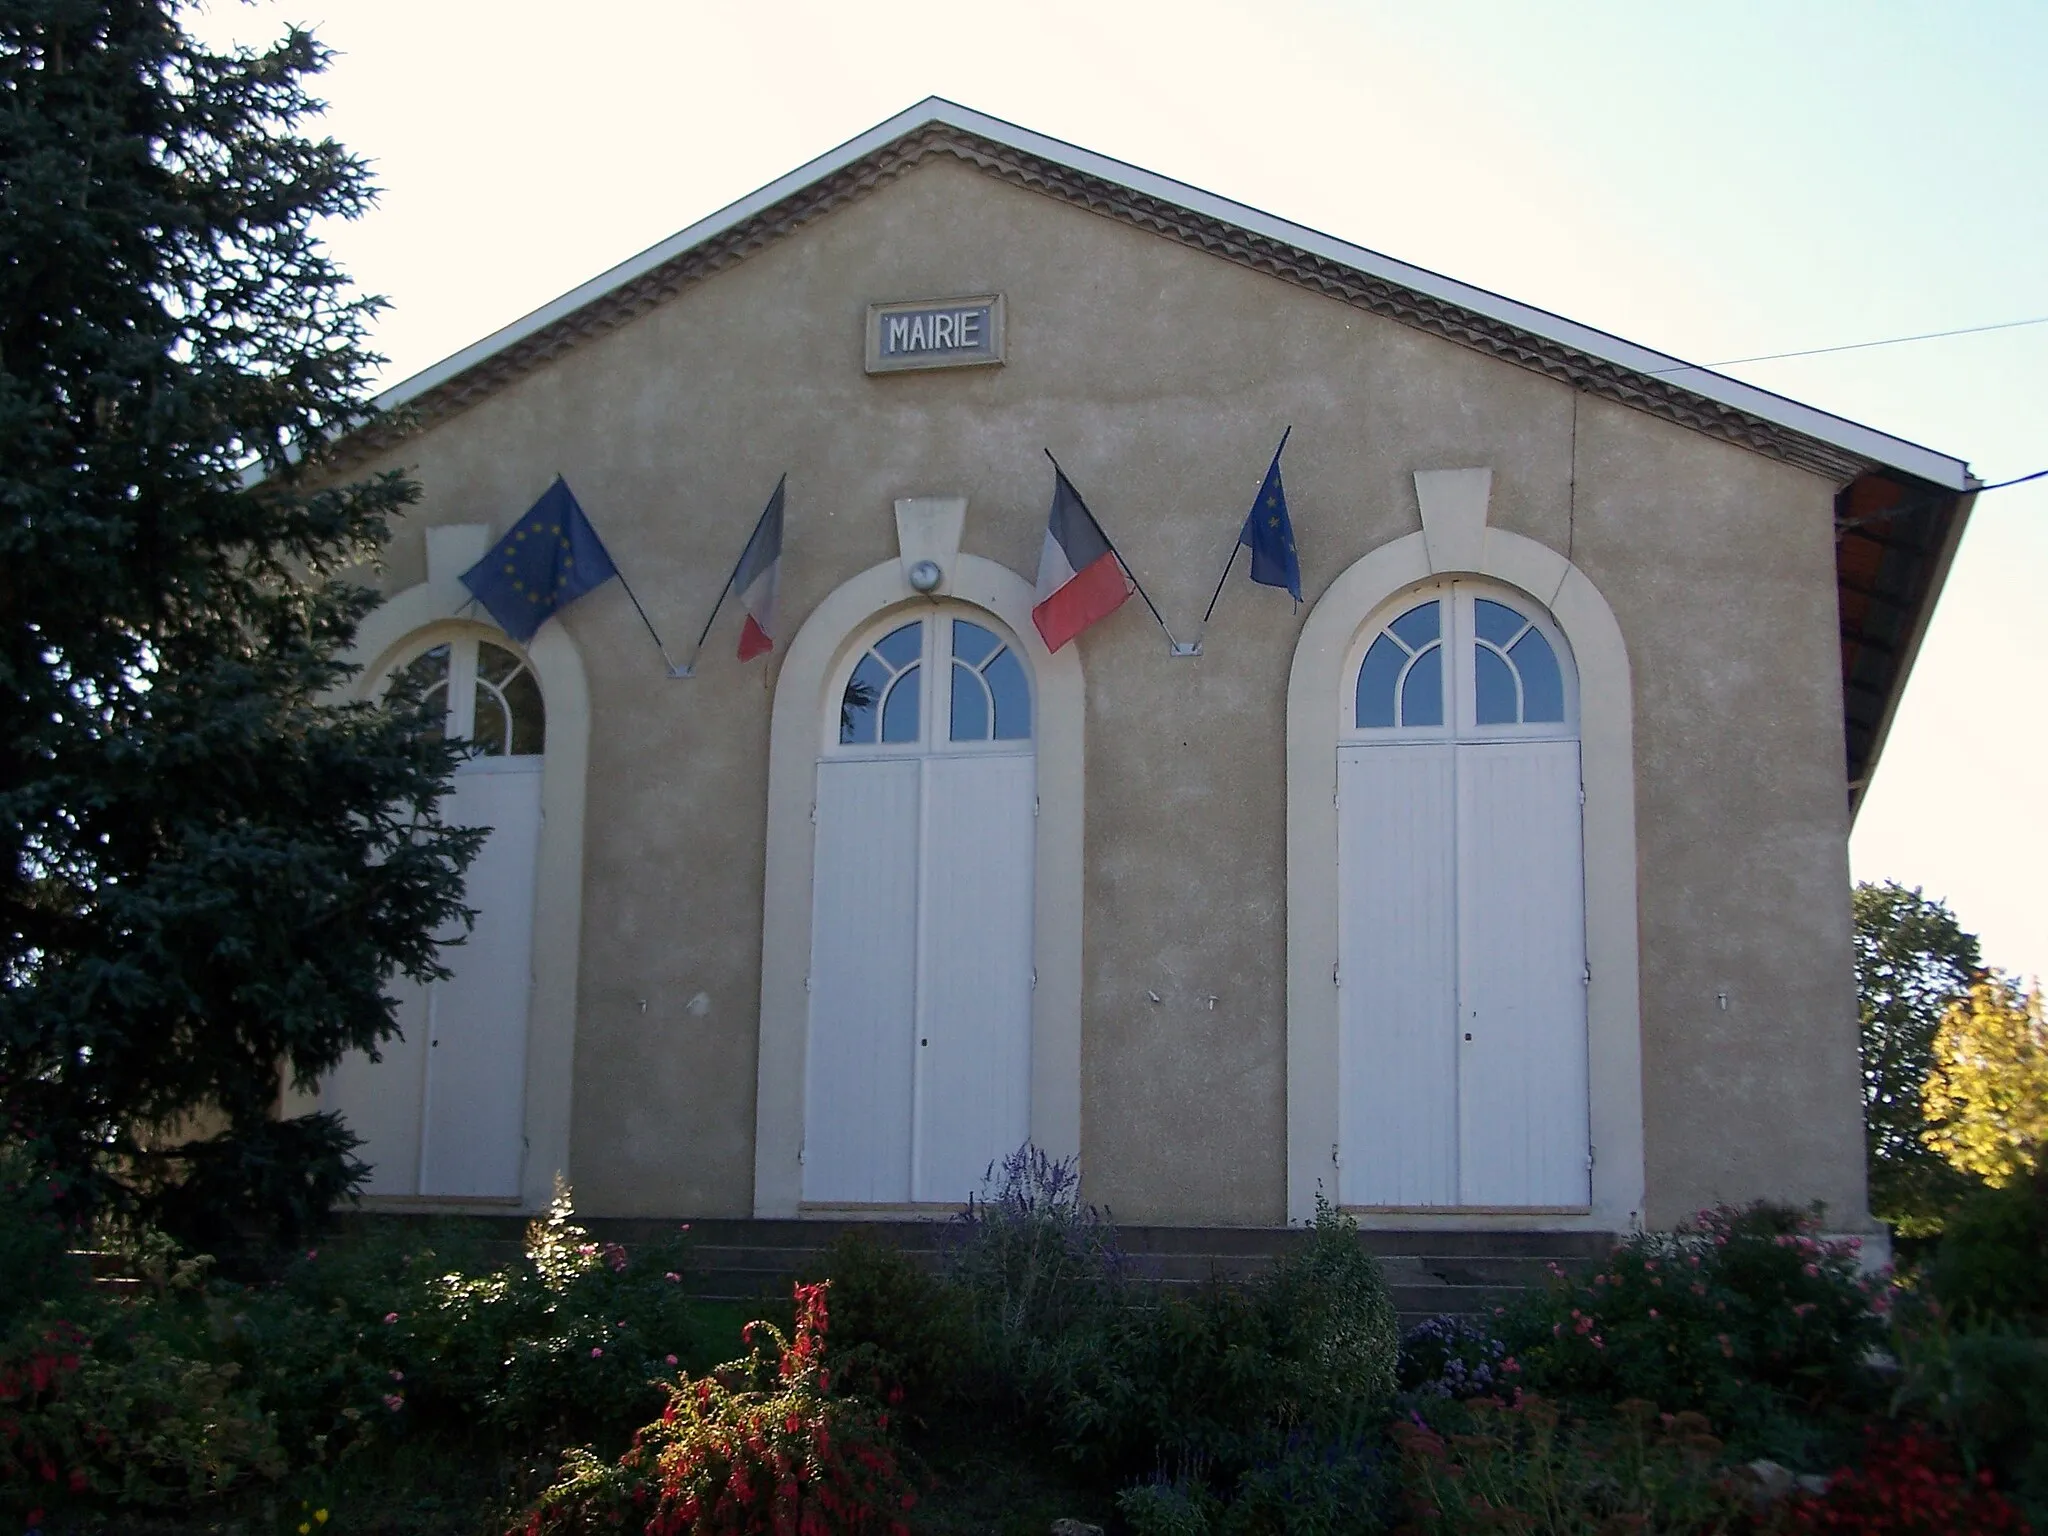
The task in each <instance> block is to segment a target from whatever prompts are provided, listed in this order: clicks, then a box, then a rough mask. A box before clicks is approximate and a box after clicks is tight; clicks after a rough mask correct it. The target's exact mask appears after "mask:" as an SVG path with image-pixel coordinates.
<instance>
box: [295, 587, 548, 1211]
mask: <svg viewBox="0 0 2048 1536" xmlns="http://www.w3.org/2000/svg"><path fill="white" fill-rule="evenodd" d="M409 650H410V653H409V654H407V653H405V652H401V660H400V661H399V662H398V664H397V665H396V666H394V667H392V668H391V669H390V670H389V672H387V674H386V678H385V681H384V682H381V683H380V684H379V686H380V687H384V686H388V684H389V681H390V680H391V679H395V678H397V677H399V676H403V677H405V678H406V679H408V680H409V681H411V682H413V683H414V684H416V685H417V687H418V688H419V690H420V692H421V694H422V695H423V696H424V697H425V698H427V699H428V701H429V702H438V703H439V704H440V705H441V707H442V711H443V713H442V721H443V725H442V729H443V730H444V731H445V732H446V733H447V734H448V735H449V736H451V737H454V738H457V739H463V740H468V741H473V742H474V743H476V748H477V750H476V753H475V755H474V756H472V757H470V758H468V759H467V760H466V761H464V762H463V763H462V765H461V766H460V767H458V768H457V769H456V771H455V779H454V785H453V788H452V789H451V791H450V793H449V795H448V797H447V799H446V800H445V801H444V802H443V803H442V815H443V817H444V818H445V819H446V820H447V821H449V822H450V823H452V824H455V825H460V826H480V827H489V828H490V829H491V833H490V836H489V837H488V838H487V839H486V840H485V842H484V845H483V848H482V851H481V852H479V853H478V855H477V858H476V860H475V862H474V863H472V864H471V865H470V867H469V871H468V877H467V881H466V885H465V891H464V898H465V901H466V902H467V904H468V905H469V906H470V907H471V908H473V909H474V910H475V912H476V922H475V924H474V926H473V927H471V928H470V929H469V930H468V931H467V932H466V933H465V932H464V930H463V929H462V928H461V926H460V925H459V924H458V925H454V926H452V927H451V928H450V930H449V931H447V932H446V933H444V934H442V935H441V936H440V937H441V938H442V940H443V942H444V943H445V945H446V947H445V948H443V949H442V950H441V953H440V960H441V964H442V965H444V966H446V967H447V968H448V970H449V972H450V975H448V976H447V977H446V978H444V979H443V980H440V981H436V982H431V983H428V984H426V985H421V984H419V983H416V982H408V981H402V980H401V981H399V982H397V983H396V984H395V991H396V993H397V999H398V1007H399V1019H400V1029H401V1035H400V1038H397V1039H394V1040H391V1041H388V1042H386V1043H385V1045H384V1046H383V1047H382V1048H381V1050H380V1052H379V1057H380V1059H379V1060H376V1061H371V1060H370V1059H369V1058H368V1057H367V1056H364V1055H360V1054H358V1055H351V1056H349V1057H348V1058H346V1059H345V1060H344V1061H343V1062H342V1064H341V1066H340V1067H338V1068H337V1069H336V1070H335V1071H334V1073H333V1074H332V1075H330V1076H329V1077H328V1078H327V1079H326V1080H325V1081H324V1082H323V1084H322V1086H321V1093H320V1101H321V1107H322V1108H325V1109H335V1110H339V1111H340V1112H341V1113H342V1114H343V1116H344V1117H345V1118H346V1119H347V1121H348V1123H349V1125H350V1127H351V1128H352V1129H354V1130H355V1131H356V1133H357V1134H358V1135H360V1136H362V1137H363V1138H364V1142H365V1145H364V1147H363V1148H362V1149H361V1153H360V1155H361V1156H362V1157H363V1158H364V1160H365V1161H367V1162H368V1163H370V1164H371V1174H370V1180H369V1183H368V1185H367V1188H366V1193H368V1194H372V1195H383V1196H432V1197H441V1198H470V1199H492V1200H510V1199H515V1198H517V1197H518V1196H519V1194H520V1192H521V1175H522V1171H523V1165H524V1159H525V1150H526V1137H525V1121H526V1061H527V1029H528V1023H529V1013H530V1008H531V993H532V984H533V912H534V896H535V880H536V874H537V871H538V867H539V855H540V842H541V787H542V778H543V768H544V765H545V762H546V758H545V752H546V746H547V742H546V734H547V719H546V710H545V707H544V705H543V702H542V699H541V692H540V684H539V681H538V679H537V678H536V676H535V673H534V670H533V667H532V666H531V664H530V663H529V661H528V660H527V658H526V657H524V656H523V655H521V654H519V653H518V652H517V651H515V650H514V649H513V648H512V646H511V643H510V641H508V640H507V639H506V638H505V637H504V636H502V635H495V634H489V635H487V634H484V633H480V632H479V631H477V630H475V629H473V628H463V629H460V630H455V631H452V632H443V633H439V634H435V633H429V634H427V635H424V636H422V637H421V639H420V642H419V643H418V645H416V646H415V647H411V648H409ZM454 941H459V942H454Z"/></svg>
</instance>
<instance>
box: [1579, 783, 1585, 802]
mask: <svg viewBox="0 0 2048 1536" xmlns="http://www.w3.org/2000/svg"><path fill="white" fill-rule="evenodd" d="M1585 803H1586V786H1585V785H1583V784H1581V785H1580V786H1579V804H1581V805H1584V804H1585Z"/></svg>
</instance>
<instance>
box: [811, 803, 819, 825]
mask: <svg viewBox="0 0 2048 1536" xmlns="http://www.w3.org/2000/svg"><path fill="white" fill-rule="evenodd" d="M817 824H818V806H817V802H816V801H813V802H812V803H811V825H812V826H814V827H815V826H816V825H817Z"/></svg>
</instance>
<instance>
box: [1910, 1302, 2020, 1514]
mask: <svg viewBox="0 0 2048 1536" xmlns="http://www.w3.org/2000/svg"><path fill="white" fill-rule="evenodd" d="M1893 1337H1894V1340H1895V1344H1896V1347H1897V1349H1898V1355H1899V1366H1900V1371H1899V1386H1898V1391H1897V1393H1896V1395H1895V1396H1894V1399H1893V1404H1892V1406H1893V1411H1894V1412H1895V1413H1899V1414H1903V1415H1907V1416H1909V1417H1912V1418H1919V1419H1923V1420H1926V1421H1927V1422H1928V1423H1930V1424H1932V1425H1933V1426H1934V1427H1935V1428H1937V1429H1938V1430H1940V1432H1941V1433H1942V1434H1943V1435H1944V1436H1945V1437H1946V1438H1947V1439H1948V1440H1949V1441H1950V1442H1951V1443H1953V1444H1954V1445H1955V1446H1956V1447H1957V1448H1958V1449H1959V1450H1960V1451H1961V1453H1962V1457H1963V1461H1964V1463H1965V1465H1966V1466H1967V1468H1968V1469H1969V1470H1971V1471H1977V1470H1980V1469H1987V1468H1988V1469H1990V1470H1991V1471H1993V1472H1995V1473H1996V1474H1997V1476H1998V1478H1999V1481H2000V1482H2001V1483H2002V1484H2003V1485H2004V1486H2005V1487H2006V1488H2007V1489H2009V1490H2010V1491H2011V1492H2012V1493H2013V1494H2014V1495H2015V1496H2016V1497H2017V1498H2018V1499H2019V1500H2020V1502H2021V1503H2022V1505H2023V1506H2024V1507H2025V1509H2026V1513H2027V1515H2028V1518H2029V1519H2031V1520H2032V1521H2033V1522H2034V1523H2035V1524H2036V1525H2038V1526H2041V1527H2042V1528H2043V1529H2048V1338H2043V1337H2042V1336H2041V1335H2039V1334H2037V1333H2030V1332H2028V1331H2026V1330H2024V1329H2022V1328H2020V1327H2019V1326H2017V1325H2016V1324H2013V1323H2010V1322H2006V1321H2002V1320H1996V1319H1994V1320H1992V1321H1988V1322H1983V1321H1965V1322H1962V1323H1960V1324H1957V1323H1954V1322H1952V1321H1951V1319H1950V1318H1948V1317H1947V1316H1946V1315H1944V1314H1943V1312H1942V1310H1941V1308H1940V1307H1939V1305H1938V1304H1937V1305H1936V1306H1934V1307H1931V1308H1930V1307H1926V1306H1915V1305H1908V1306H1906V1307H1902V1308H1901V1309H1900V1314H1899V1319H1898V1327H1897V1329H1896V1331H1895V1333H1894V1335H1893Z"/></svg>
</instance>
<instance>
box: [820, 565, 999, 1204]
mask: <svg viewBox="0 0 2048 1536" xmlns="http://www.w3.org/2000/svg"><path fill="white" fill-rule="evenodd" d="M840 667H841V671H840V672H838V673H836V674H835V675H834V679H833V681H834V684H835V686H834V687H833V688H832V691H831V692H830V693H829V694H828V698H830V699H831V700H832V701H833V704H832V707H831V709H830V712H829V714H828V717H827V719H826V720H825V721H824V722H822V723H823V725H824V730H823V732H822V735H823V741H822V742H821V744H820V752H819V758H818V763H817V769H816V772H817V781H816V792H815V793H816V798H815V800H814V801H813V805H814V808H815V812H814V820H815V823H816V833H815V839H816V842H815V854H814V866H813V886H812V889H813V906H812V927H811V964H810V972H809V993H808V996H809V1020H808V1044H807V1050H806V1071H805V1085H806V1104H805V1111H804V1151H803V1179H802V1200H803V1202H804V1204H805V1205H806V1206H808V1207H810V1208H812V1209H820V1210H825V1209H836V1208H841V1207H864V1206H865V1207H877V1206H880V1207H889V1206H915V1205H930V1204H942V1205H950V1204H956V1203H959V1202H962V1201H964V1200H966V1199H967V1197H968V1196H969V1194H971V1193H972V1192H973V1191H974V1190H975V1189H976V1188H977V1187H978V1186H979V1183H980V1180H981V1178H982V1175H983V1173H984V1171H985V1170H986V1169H987V1167H988V1165H989V1164H990V1162H991V1161H994V1160H997V1159H1000V1158H1002V1157H1004V1156H1006V1155H1007V1154H1008V1153H1009V1152H1011V1151H1014V1150H1015V1149H1016V1148H1017V1146H1019V1145H1020V1144H1021V1143H1022V1142H1023V1141H1024V1140H1025V1139H1026V1138H1027V1137H1028V1136H1029V1134H1030V1129H1031V1101H1030V1087H1031V1061H1032V991H1033V987H1034V986H1035V984H1036V974H1035V972H1034V970H1033V959H1032V957H1033V900H1034V891H1035V886H1036V863H1037V860H1036V848H1037V839H1036V811H1037V791H1036V755H1035V751H1034V745H1033V741H1032V725H1033V719H1032V717H1033V707H1032V706H1033V699H1032V685H1031V676H1030V673H1029V672H1028V670H1027V668H1026V666H1025V664H1024V661H1023V660H1022V658H1021V657H1020V656H1019V654H1018V651H1017V647H1016V643H1015V639H1014V637H1013V636H1011V635H1009V634H1007V633H1006V632H1005V631H1004V630H1003V629H1002V627H1001V625H1000V624H999V623H998V622H997V621H996V620H995V619H994V617H993V616H992V615H989V614H987V613H985V612H983V611H981V610H978V609H968V608H966V607H964V606H959V605H950V604H947V605H938V606H931V605H926V606H923V607H922V608H921V609H919V610H917V617H914V618H908V619H906V618H904V617H903V615H902V612H901V610H899V611H898V612H897V614H895V615H894V616H892V617H890V618H888V619H885V620H883V621H882V622H881V623H879V624H877V625H876V626H875V627H874V629H873V631H872V632H871V633H870V634H868V635H866V636H864V637H861V638H859V639H857V640H856V642H855V644H854V645H853V647H851V648H850V651H849V653H848V656H847V659H845V660H843V661H842V662H841V663H840Z"/></svg>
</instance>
